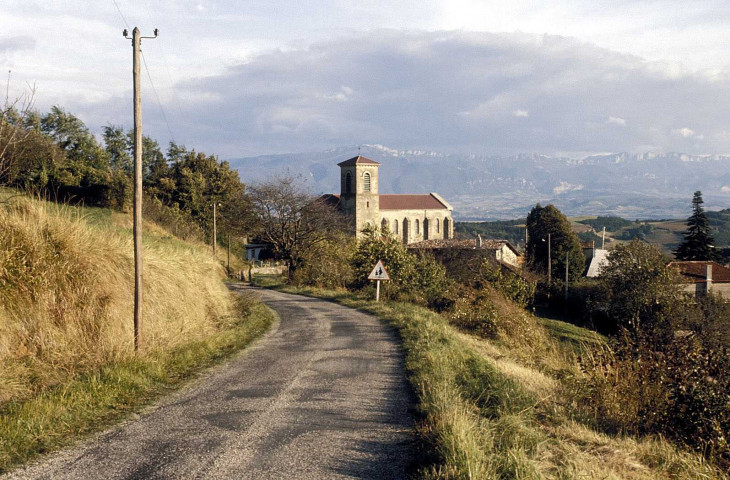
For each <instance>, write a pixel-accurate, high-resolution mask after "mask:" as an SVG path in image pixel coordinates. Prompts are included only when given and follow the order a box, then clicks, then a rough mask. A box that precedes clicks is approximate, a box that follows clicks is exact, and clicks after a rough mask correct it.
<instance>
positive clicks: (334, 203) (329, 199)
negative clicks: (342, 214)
mask: <svg viewBox="0 0 730 480" xmlns="http://www.w3.org/2000/svg"><path fill="white" fill-rule="evenodd" d="M320 198H321V199H322V201H324V203H325V204H327V205H330V206H331V207H335V208H337V207H339V206H340V196H339V195H337V194H336V193H325V194H324V195H322V196H321V197H320Z"/></svg>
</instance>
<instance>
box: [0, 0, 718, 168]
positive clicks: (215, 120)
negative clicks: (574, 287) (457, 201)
mask: <svg viewBox="0 0 730 480" xmlns="http://www.w3.org/2000/svg"><path fill="white" fill-rule="evenodd" d="M539 5H545V6H539ZM127 26H130V27H134V26H139V27H140V28H141V30H142V32H143V34H145V35H151V34H152V31H153V30H154V29H155V28H159V30H160V36H159V38H157V39H154V40H144V41H143V51H144V55H145V60H146V64H147V66H148V69H149V77H147V74H146V73H145V78H144V81H143V94H144V104H145V107H144V119H145V127H144V130H145V133H146V134H149V135H151V136H153V137H154V138H156V139H158V140H159V141H160V143H161V144H163V145H165V144H167V142H168V141H169V140H170V139H171V138H174V139H175V140H176V141H177V142H178V143H182V144H185V145H186V146H188V147H191V148H193V147H194V148H196V149H198V150H202V151H205V152H206V153H215V154H218V155H220V156H221V158H232V157H240V156H250V155H257V154H267V153H284V152H296V151H316V150H321V149H326V148H331V147H337V146H348V145H357V144H363V143H371V144H372V143H378V144H383V145H388V146H390V147H394V148H419V149H434V150H440V151H445V152H452V151H453V152H473V153H514V152H537V153H545V154H566V155H572V156H578V155H581V154H584V153H596V152H618V151H629V152H638V151H649V150H652V151H680V152H687V153H700V154H704V153H710V154H712V153H730V41H728V31H729V29H728V27H730V2H727V0H692V1H687V0H614V1H603V0H551V1H550V2H535V1H526V0H510V1H504V0H499V1H497V0H493V1H487V0H481V1H480V0H418V1H415V0H399V1H389V2H385V1H372V0H363V1H360V2H352V1H344V0H310V1H301V0H296V1H295V0H257V1H233V0H229V1H187V0H157V1H153V0H149V1H143V0H85V1H84V0H43V1H34V0H3V1H2V3H0V66H3V67H4V72H5V73H7V71H11V73H10V81H9V85H10V95H11V96H13V95H18V94H19V93H21V92H22V91H23V89H26V88H28V85H35V87H36V96H35V101H36V106H37V107H38V109H39V110H41V111H45V110H47V109H48V108H49V107H50V106H52V105H60V106H62V107H64V108H65V109H66V110H67V111H69V112H71V113H74V114H76V115H78V116H79V117H80V118H81V119H82V120H84V121H85V122H86V123H87V125H88V126H89V127H90V128H91V129H92V131H94V132H99V131H101V127H102V126H103V125H106V124H109V123H111V124H114V125H124V126H125V127H127V128H128V127H131V122H132V120H131V117H132V108H131V45H130V42H129V41H127V40H124V39H123V38H122V33H121V32H122V30H123V29H124V28H126V27H127ZM150 78H151V82H150ZM153 86H154V88H153ZM158 98H159V102H158Z"/></svg>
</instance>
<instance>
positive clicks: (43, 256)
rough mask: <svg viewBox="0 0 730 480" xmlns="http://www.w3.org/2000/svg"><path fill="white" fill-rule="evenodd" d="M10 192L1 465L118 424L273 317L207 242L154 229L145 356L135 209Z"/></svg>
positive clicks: (4, 227)
mask: <svg viewBox="0 0 730 480" xmlns="http://www.w3.org/2000/svg"><path fill="white" fill-rule="evenodd" d="M7 196H8V195H5V198H6V197H7ZM5 198H3V197H0V472H2V471H5V470H7V469H9V468H11V467H12V466H14V465H17V464H20V463H22V462H24V461H26V460H28V459H29V458H31V457H32V456H34V455H36V454H38V453H41V452H47V451H49V450H53V449H55V448H58V447H60V446H62V445H65V444H68V443H69V442H71V441H73V440H74V439H76V438H78V437H79V436H80V435H82V434H85V433H88V432H91V431H95V430H99V429H101V428H103V427H104V426H107V425H109V424H111V423H113V422H116V421H119V420H120V419H121V418H122V417H124V416H125V415H126V414H128V413H129V412H130V411H133V410H135V409H139V408H140V407H141V406H143V405H144V404H146V403H149V401H150V400H151V399H152V398H154V397H155V396H157V395H159V394H161V393H163V392H165V391H168V390H169V389H170V388H172V387H175V386H177V385H179V384H180V383H181V382H183V381H184V380H185V379H187V378H190V377H191V376H192V375H194V374H195V373H196V372H199V371H200V370H202V369H203V368H205V367H207V366H210V365H212V364H214V363H216V362H217V361H219V360H221V359H222V358H224V357H226V356H227V355H230V354H231V353H233V352H235V351H237V350H238V349H240V348H242V347H244V346H245V345H246V344H247V343H249V342H250V341H251V340H252V339H254V338H256V337H257V336H259V335H260V334H261V333H263V332H264V331H266V329H267V328H268V327H269V325H270V324H271V322H272V319H273V314H272V313H271V312H270V311H269V310H268V309H266V308H265V307H264V306H263V305H261V304H260V303H258V302H256V301H254V300H253V299H251V298H249V299H237V297H236V296H234V295H233V294H232V293H230V291H229V290H228V289H227V288H226V287H225V285H224V283H223V277H224V271H223V269H222V268H221V266H220V264H218V263H217V262H216V261H215V260H214V259H213V258H212V255H211V254H210V248H209V247H206V246H204V245H200V244H192V243H188V242H184V241H182V240H180V239H178V238H175V237H173V236H172V235H170V234H169V233H168V232H167V231H165V230H164V229H163V228H161V227H159V226H157V225H155V224H145V234H144V237H143V250H144V269H145V270H144V274H145V284H144V285H145V287H144V307H143V316H144V334H145V339H146V349H145V352H144V354H142V355H139V356H136V357H135V355H134V353H133V349H132V309H133V296H132V292H133V285H134V277H133V258H132V252H133V249H132V237H131V222H130V219H129V215H123V214H120V213H115V212H111V211H109V210H102V209H93V208H76V207H68V206H58V205H55V204H50V203H45V202H41V201H36V200H29V199H27V198H22V197H15V198H13V199H11V201H10V202H9V203H8V202H7V201H5V202H3V200H5Z"/></svg>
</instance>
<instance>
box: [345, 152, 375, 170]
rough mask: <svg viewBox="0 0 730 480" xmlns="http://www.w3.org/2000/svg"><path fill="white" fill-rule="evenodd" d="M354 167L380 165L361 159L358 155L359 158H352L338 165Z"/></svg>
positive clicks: (373, 161)
mask: <svg viewBox="0 0 730 480" xmlns="http://www.w3.org/2000/svg"><path fill="white" fill-rule="evenodd" d="M354 165H380V164H379V163H378V162H376V161H375V160H370V159H369V158H365V157H361V156H360V155H358V156H357V157H352V158H351V159H349V160H345V161H344V162H340V163H338V164H337V166H338V167H352V166H354Z"/></svg>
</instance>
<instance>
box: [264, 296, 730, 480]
mask: <svg viewBox="0 0 730 480" xmlns="http://www.w3.org/2000/svg"><path fill="white" fill-rule="evenodd" d="M269 283H270V282H269ZM286 290H287V291H290V292H292V293H300V294H306V295H312V296H318V297H324V298H328V299H331V300H334V301H338V302H340V303H343V304H345V305H349V306H353V307H356V308H360V309H362V310H365V311H368V312H370V313H373V314H375V315H378V316H379V317H380V318H383V319H384V320H386V321H388V322H389V323H391V324H392V325H394V326H395V327H396V328H398V330H399V331H400V334H401V337H402V339H403V347H404V350H405V352H406V367H407V370H408V372H409V379H410V381H411V383H412V385H413V387H414V390H415V391H416V394H417V397H418V402H419V410H420V412H421V414H422V419H421V421H420V423H419V425H420V427H419V431H420V433H421V437H422V439H423V440H424V441H425V443H426V445H427V451H429V452H430V453H431V457H430V458H429V459H428V461H427V463H426V465H424V466H423V467H422V469H421V471H420V477H422V478H428V479H493V478H499V479H560V480H563V479H637V480H644V479H646V480H648V479H677V480H679V479H697V480H706V479H716V478H719V479H725V478H727V476H726V475H725V474H724V473H723V472H720V471H718V470H717V469H715V468H713V467H712V466H710V465H708V464H707V463H706V462H705V461H704V460H703V459H702V457H701V456H699V455H696V454H693V453H691V452H686V451H683V450H681V449H680V448H677V447H676V446H674V445H672V444H671V443H670V442H667V441H665V440H663V439H661V438H655V437H646V438H641V439H638V438H633V437H622V436H611V435H606V434H603V433H600V432H597V431H595V430H593V429H591V428H590V427H588V426H586V425H584V424H581V423H578V422H576V421H575V420H574V419H573V418H572V410H573V406H572V405H571V401H572V398H573V397H572V396H571V395H570V392H569V389H567V388H566V381H569V380H570V379H571V378H575V377H577V376H580V375H582V372H581V370H580V368H579V365H578V362H577V355H578V354H579V353H581V351H582V349H586V350H590V349H594V348H596V347H597V346H599V347H598V348H600V345H601V338H600V337H599V336H597V335H595V334H593V333H591V332H587V331H585V330H583V329H579V328H577V327H574V326H570V325H567V324H563V323H562V322H556V321H547V322H545V321H541V320H540V319H538V318H537V317H535V316H533V315H532V314H530V313H528V312H526V311H524V310H522V309H520V308H519V307H516V306H514V305H512V304H510V303H509V302H508V301H504V300H502V299H500V298H497V297H495V299H494V303H495V308H496V310H497V312H498V314H499V316H500V318H499V323H498V332H497V338H496V339H484V338H479V337H477V336H474V335H469V334H466V333H461V332H458V331H457V330H456V329H455V328H454V327H452V326H451V325H449V324H448V322H447V321H446V320H445V319H444V318H443V317H441V316H440V315H438V314H436V313H434V312H431V311H429V310H426V309H424V308H421V307H417V306H414V305H410V304H404V303H385V304H384V303H380V304H375V303H373V302H372V301H370V300H365V299H362V298H359V297H357V296H356V295H354V294H350V293H347V292H344V291H323V290H317V289H312V288H290V287H289V288H287V289H286Z"/></svg>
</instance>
